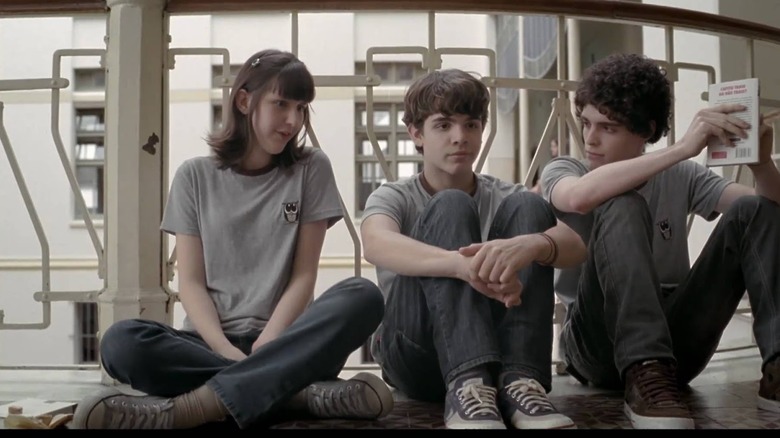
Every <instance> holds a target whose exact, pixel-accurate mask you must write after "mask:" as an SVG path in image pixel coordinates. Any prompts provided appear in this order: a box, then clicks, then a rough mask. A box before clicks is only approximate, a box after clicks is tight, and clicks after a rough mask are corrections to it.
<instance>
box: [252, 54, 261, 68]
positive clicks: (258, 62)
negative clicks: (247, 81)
mask: <svg viewBox="0 0 780 438" xmlns="http://www.w3.org/2000/svg"><path fill="white" fill-rule="evenodd" d="M257 64H260V57H259V56H258V57H257V58H255V60H254V61H252V68H254V67H257Z"/></svg>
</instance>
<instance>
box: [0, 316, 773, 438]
mask: <svg viewBox="0 0 780 438" xmlns="http://www.w3.org/2000/svg"><path fill="white" fill-rule="evenodd" d="M738 332H739V335H740V336H742V335H744V333H749V329H748V331H745V330H743V329H742V328H740V329H739V330H738ZM729 337H731V338H734V335H733V332H732V335H728V336H726V337H724V339H726V341H728V342H731V339H730V338H729ZM760 363H761V360H760V357H759V356H758V350H757V349H756V348H750V349H746V350H739V351H734V352H728V353H718V354H716V355H715V357H714V358H713V360H712V361H711V362H710V365H709V366H708V367H707V369H706V370H705V371H704V372H703V373H702V374H701V375H700V376H699V377H697V378H696V379H695V380H694V381H693V382H692V383H691V386H690V390H689V391H688V392H687V393H686V395H685V397H686V400H687V402H688V403H689V406H691V408H692V410H693V412H694V417H695V421H696V427H697V428H699V429H778V428H780V413H771V412H766V411H760V410H758V409H757V408H756V397H757V391H758V380H759V379H760V377H761V373H760V370H759V367H760ZM354 373H355V371H351V372H350V371H345V372H344V373H343V375H342V377H344V378H348V377H350V376H351V375H352V374H354ZM100 386H101V385H100V376H99V373H98V372H96V371H40V370H38V371H22V370H3V371H0V404H4V403H7V402H10V401H14V400H20V399H23V398H39V399H45V400H57V401H73V402H77V401H78V400H80V399H81V398H82V397H84V396H85V395H87V394H89V393H90V392H92V391H94V390H96V389H99V388H100ZM550 398H551V399H552V401H553V402H554V403H555V405H556V406H557V407H558V409H559V410H560V411H561V412H563V413H566V414H567V415H569V416H570V417H572V419H573V420H574V421H575V423H576V424H577V427H578V428H580V429H624V428H630V427H631V426H630V423H629V421H628V419H627V418H626V417H625V415H624V414H623V399H622V394H621V393H620V392H608V391H603V390H599V389H597V388H592V387H586V386H583V385H580V384H579V383H576V382H575V381H574V380H573V379H572V378H571V377H569V376H555V377H554V381H553V391H552V392H551V393H550ZM442 414H443V407H442V406H441V405H437V404H427V403H420V402H415V401H410V400H408V399H406V398H405V397H403V395H402V394H396V404H395V409H394V410H393V412H392V413H391V414H390V415H388V416H387V417H385V418H383V419H381V420H379V421H341V420H314V419H300V418H299V419H283V420H281V421H277V422H276V423H275V424H269V425H262V427H272V428H285V429H295V428H305V429H330V428H339V429H438V428H443V420H442ZM225 428H228V429H231V428H235V425H230V424H220V425H210V426H208V427H206V429H219V430H224V429H225ZM0 429H2V424H0Z"/></svg>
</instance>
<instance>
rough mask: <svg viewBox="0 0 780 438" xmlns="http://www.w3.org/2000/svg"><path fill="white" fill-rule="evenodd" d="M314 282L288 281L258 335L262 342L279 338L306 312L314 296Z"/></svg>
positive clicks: (300, 279)
mask: <svg viewBox="0 0 780 438" xmlns="http://www.w3.org/2000/svg"><path fill="white" fill-rule="evenodd" d="M315 280H316V279H309V278H298V279H293V280H292V281H290V283H289V284H288V285H287V288H286V289H285V290H284V292H283V293H282V297H281V298H280V299H279V303H278V304H277V305H276V309H274V312H273V314H271V319H269V320H268V324H266V326H265V328H264V329H263V332H262V333H261V334H260V337H261V338H262V339H263V340H264V342H268V341H271V340H273V339H275V338H276V337H277V336H279V335H280V334H281V333H282V332H283V331H284V330H285V329H286V328H287V327H289V326H290V325H291V324H292V323H293V322H294V321H295V320H296V319H298V317H299V316H301V314H302V313H303V311H304V310H306V307H308V306H309V303H310V302H311V300H312V298H313V296H314V283H315Z"/></svg>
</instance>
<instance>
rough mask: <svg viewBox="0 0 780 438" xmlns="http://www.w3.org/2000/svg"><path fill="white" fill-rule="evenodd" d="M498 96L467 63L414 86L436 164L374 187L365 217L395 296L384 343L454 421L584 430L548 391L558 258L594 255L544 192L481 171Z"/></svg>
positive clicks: (382, 353)
mask: <svg viewBox="0 0 780 438" xmlns="http://www.w3.org/2000/svg"><path fill="white" fill-rule="evenodd" d="M489 102H490V93H489V92H488V89H487V87H486V86H485V84H483V83H482V82H481V81H480V80H478V79H477V78H475V77H474V76H472V75H470V74H468V73H466V72H464V71H461V70H456V69H449V70H441V71H434V72H431V73H429V74H427V75H425V76H423V77H422V78H420V79H418V80H417V81H416V82H415V83H414V84H412V85H411V86H410V87H409V90H408V91H407V93H406V97H405V99H404V117H403V121H404V123H405V124H406V126H407V129H408V131H409V135H410V137H411V138H412V140H413V141H414V143H415V145H416V146H417V149H418V151H420V152H421V153H422V154H423V171H422V172H420V173H419V174H417V175H414V176H412V177H410V178H405V179H402V180H399V181H396V182H392V183H386V184H383V185H382V186H381V187H379V188H378V189H377V190H376V191H374V192H373V193H372V194H371V195H370V196H369V198H368V201H367V202H366V208H365V211H364V212H363V222H362V225H361V233H362V238H363V239H362V240H363V247H364V250H365V256H366V260H368V261H369V262H371V263H373V264H374V265H376V266H377V277H378V278H379V285H380V287H381V288H382V291H383V293H385V294H386V296H387V304H386V309H385V315H384V318H383V320H382V325H381V327H380V329H379V330H378V331H377V333H376V334H375V336H374V338H373V342H372V354H373V355H374V358H375V359H376V361H377V363H379V365H380V366H381V368H382V372H383V376H384V377H385V378H386V380H387V381H388V382H389V383H391V384H392V385H393V386H395V387H396V388H398V389H399V390H401V391H402V392H403V393H405V394H406V395H407V396H409V397H411V398H414V399H417V400H425V401H435V402H441V401H444V406H445V413H444V421H445V425H446V426H447V428H450V429H505V428H506V426H505V423H506V424H509V425H511V427H514V428H517V429H553V428H571V427H574V423H573V422H572V420H571V419H570V418H569V417H567V416H565V415H563V414H561V413H559V412H558V411H557V410H556V409H555V407H554V406H553V405H552V403H551V402H550V400H549V399H548V398H547V391H549V390H550V388H551V385H552V376H551V374H552V371H551V369H552V364H551V362H552V317H553V313H552V312H553V305H554V295H553V267H559V268H563V267H571V266H576V265H578V264H580V263H582V261H583V260H585V254H586V252H585V244H584V243H583V242H582V239H580V237H579V236H578V235H577V233H575V232H574V231H573V230H572V229H571V228H569V227H568V226H566V225H565V224H563V223H559V222H558V221H557V220H556V218H555V214H554V213H553V210H552V207H551V206H550V205H549V203H547V202H545V201H544V199H542V197H541V196H539V195H537V194H534V193H530V192H529V191H527V190H525V187H523V186H522V185H521V184H514V183H508V182H504V181H501V180H500V179H498V178H495V177H493V176H490V175H485V174H478V173H475V172H474V171H473V164H474V161H475V160H476V158H477V155H478V154H479V151H480V149H481V147H482V135H483V130H484V127H485V123H486V121H487V118H488V104H489ZM521 298H522V304H521V303H520V301H521Z"/></svg>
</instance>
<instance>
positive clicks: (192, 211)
mask: <svg viewBox="0 0 780 438" xmlns="http://www.w3.org/2000/svg"><path fill="white" fill-rule="evenodd" d="M196 185H197V183H196V178H195V169H194V167H193V164H192V163H191V162H187V161H185V162H184V163H182V165H181V166H179V168H178V169H177V170H176V174H175V175H174V176H173V181H172V182H171V189H170V192H169V193H168V201H167V204H166V206H165V212H164V213H163V220H162V225H161V226H160V229H161V230H163V231H165V232H166V233H170V234H190V235H193V236H200V226H199V223H200V221H199V220H198V201H197V196H196Z"/></svg>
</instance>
